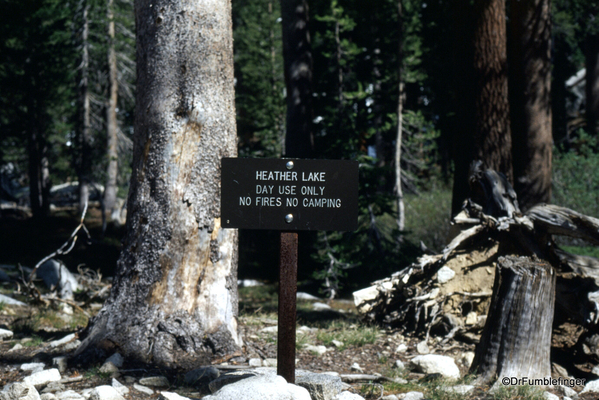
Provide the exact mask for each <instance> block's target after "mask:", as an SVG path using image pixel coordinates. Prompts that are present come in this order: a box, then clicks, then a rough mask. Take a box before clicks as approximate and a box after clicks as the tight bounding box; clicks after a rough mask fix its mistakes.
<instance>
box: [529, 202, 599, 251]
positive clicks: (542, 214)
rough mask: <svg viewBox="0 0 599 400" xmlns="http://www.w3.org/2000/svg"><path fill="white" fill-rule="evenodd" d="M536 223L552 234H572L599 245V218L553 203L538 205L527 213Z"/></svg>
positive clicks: (571, 235)
mask: <svg viewBox="0 0 599 400" xmlns="http://www.w3.org/2000/svg"><path fill="white" fill-rule="evenodd" d="M526 216H527V217H528V218H530V219H531V220H532V221H533V223H534V224H535V229H541V230H544V231H546V232H547V233H549V234H551V235H563V236H570V237H574V238H578V239H584V240H586V241H588V242H590V243H593V244H596V245H599V219H597V218H593V217H589V216H587V215H583V214H580V213H578V212H576V211H574V210H571V209H569V208H566V207H560V206H556V205H552V204H541V205H537V206H535V207H533V208H531V209H530V210H528V212H527V213H526Z"/></svg>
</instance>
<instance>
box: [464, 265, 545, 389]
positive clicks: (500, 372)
mask: <svg viewBox="0 0 599 400" xmlns="http://www.w3.org/2000/svg"><path fill="white" fill-rule="evenodd" d="M555 277H556V276H555V271H554V270H553V268H552V267H551V265H549V264H547V263H545V262H539V261H533V260H531V259H529V258H527V257H513V256H509V257H502V258H500V259H499V262H498V263H497V268H496V273H495V284H494V287H493V297H492V299H491V307H490V309H489V314H488V316H487V322H486V324H485V328H484V330H483V334H482V337H481V340H480V343H479V345H478V346H476V353H475V357H474V361H473V363H472V367H471V370H472V371H475V372H476V373H477V374H478V375H479V379H480V380H481V381H482V382H485V383H489V382H492V381H493V380H495V379H497V378H499V379H501V378H504V377H508V378H512V377H518V378H522V377H526V378H528V379H530V380H532V379H543V378H547V377H550V376H551V362H550V348H551V332H552V323H553V310H554V303H555ZM526 383H531V381H528V382H524V383H522V382H520V383H518V384H526Z"/></svg>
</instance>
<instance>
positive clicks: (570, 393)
mask: <svg viewBox="0 0 599 400" xmlns="http://www.w3.org/2000/svg"><path fill="white" fill-rule="evenodd" d="M555 390H556V391H557V392H558V393H560V394H561V395H562V396H567V397H572V398H576V397H578V393H576V391H575V390H574V389H572V388H571V387H568V386H563V385H559V386H555Z"/></svg>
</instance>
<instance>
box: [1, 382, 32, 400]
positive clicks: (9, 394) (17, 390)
mask: <svg viewBox="0 0 599 400" xmlns="http://www.w3.org/2000/svg"><path fill="white" fill-rule="evenodd" d="M0 399H2V400H40V395H39V393H38V392H37V390H36V389H35V387H34V386H33V385H31V384H27V383H21V382H15V383H11V384H8V385H6V386H4V389H2V392H0Z"/></svg>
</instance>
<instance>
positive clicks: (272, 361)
mask: <svg viewBox="0 0 599 400" xmlns="http://www.w3.org/2000/svg"><path fill="white" fill-rule="evenodd" d="M262 364H263V366H264V367H276V366H277V359H276V358H265V359H264V362H263V363H262Z"/></svg>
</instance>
